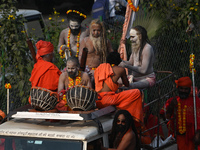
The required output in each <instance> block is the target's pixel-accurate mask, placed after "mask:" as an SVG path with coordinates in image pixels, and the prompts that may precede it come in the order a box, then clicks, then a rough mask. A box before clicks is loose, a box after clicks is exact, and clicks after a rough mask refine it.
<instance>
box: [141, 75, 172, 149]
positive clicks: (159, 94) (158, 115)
mask: <svg viewBox="0 0 200 150" xmlns="http://www.w3.org/2000/svg"><path fill="white" fill-rule="evenodd" d="M155 73H156V75H157V74H160V73H165V74H168V75H167V76H166V77H164V78H162V79H160V80H158V81H156V84H155V85H154V87H157V93H158V98H155V99H153V100H151V101H150V102H148V103H147V104H146V105H145V106H143V108H144V107H147V106H150V105H152V104H154V103H157V105H155V107H156V110H157V111H156V115H155V116H156V117H157V120H158V124H157V125H155V126H153V127H152V128H149V129H146V130H145V131H141V132H140V136H141V135H142V134H144V133H145V132H148V131H150V130H153V129H155V128H157V146H156V148H153V147H151V146H150V145H146V144H141V146H142V147H143V148H145V149H163V148H166V147H169V146H171V145H173V144H175V143H176V128H174V137H175V140H174V141H170V142H167V143H166V144H164V145H162V146H160V145H159V140H160V139H159V136H160V131H159V130H160V126H161V125H163V124H166V123H167V122H168V121H169V120H172V119H174V120H176V113H175V112H176V111H175V110H174V116H173V118H171V119H166V120H164V121H162V122H160V109H159V108H160V102H161V100H162V99H164V98H166V97H168V96H169V95H170V94H172V95H173V97H175V91H176V86H175V83H174V75H175V73H173V72H171V71H155ZM170 78H172V79H171V80H172V85H173V86H172V89H171V90H170V91H168V92H167V93H165V94H163V95H161V92H160V91H161V88H162V87H161V84H162V83H163V82H164V81H165V80H170ZM150 88H151V87H150ZM148 89H149V88H146V89H143V91H145V90H148ZM165 102H166V101H165ZM174 123H176V121H174ZM174 126H175V127H176V124H174Z"/></svg>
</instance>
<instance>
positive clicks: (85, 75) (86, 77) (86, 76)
mask: <svg viewBox="0 0 200 150" xmlns="http://www.w3.org/2000/svg"><path fill="white" fill-rule="evenodd" d="M82 78H84V79H89V78H90V77H89V75H88V73H86V72H84V71H83V72H82Z"/></svg>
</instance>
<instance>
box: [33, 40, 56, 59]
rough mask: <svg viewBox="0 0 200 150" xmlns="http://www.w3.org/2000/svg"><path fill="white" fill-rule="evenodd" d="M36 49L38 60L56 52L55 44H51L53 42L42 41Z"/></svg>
mask: <svg viewBox="0 0 200 150" xmlns="http://www.w3.org/2000/svg"><path fill="white" fill-rule="evenodd" d="M36 48H37V55H36V59H37V60H38V59H39V58H40V57H41V56H43V55H47V54H49V53H52V52H53V50H54V46H53V44H51V42H47V41H42V40H40V41H38V42H37V44H36Z"/></svg>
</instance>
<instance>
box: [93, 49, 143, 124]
mask: <svg viewBox="0 0 200 150" xmlns="http://www.w3.org/2000/svg"><path fill="white" fill-rule="evenodd" d="M120 62H121V58H120V55H119V53H117V52H111V53H110V54H109V55H108V57H107V63H103V64H101V65H100V66H99V67H98V68H97V69H96V70H95V72H94V79H95V90H96V92H98V94H99V97H98V100H97V101H96V106H97V107H98V108H103V107H106V106H109V105H115V106H116V107H117V108H118V109H124V110H127V111H129V113H130V114H131V115H132V117H133V118H134V119H135V121H137V122H138V123H140V122H143V111H142V94H141V92H140V90H138V89H132V90H127V91H123V92H119V93H115V92H116V91H117V89H118V84H117V81H118V79H119V78H121V79H122V81H123V84H124V85H125V86H127V87H128V86H129V82H128V79H127V76H126V71H125V69H124V68H123V67H120V66H118V65H119V63H120Z"/></svg>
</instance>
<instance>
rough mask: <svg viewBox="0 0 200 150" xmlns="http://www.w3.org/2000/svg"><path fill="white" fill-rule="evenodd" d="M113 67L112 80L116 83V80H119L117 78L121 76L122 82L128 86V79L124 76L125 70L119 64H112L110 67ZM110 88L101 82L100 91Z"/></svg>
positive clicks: (106, 90)
mask: <svg viewBox="0 0 200 150" xmlns="http://www.w3.org/2000/svg"><path fill="white" fill-rule="evenodd" d="M112 69H113V72H114V75H113V76H112V77H111V78H112V81H113V82H114V83H116V84H118V83H117V81H118V80H119V78H121V80H122V82H123V84H124V85H125V86H126V87H128V86H129V82H128V79H127V76H126V71H125V69H124V68H123V67H120V66H113V67H112ZM110 91H111V89H110V88H109V87H108V85H107V84H106V83H105V82H104V84H103V88H102V90H101V91H100V92H110Z"/></svg>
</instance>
